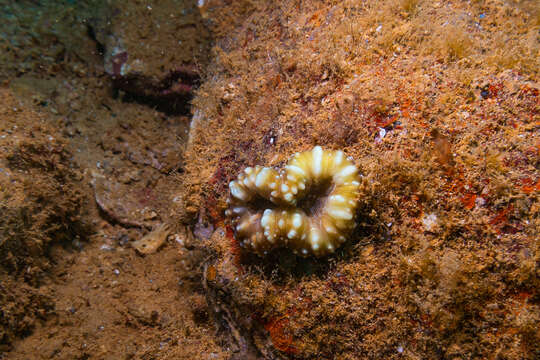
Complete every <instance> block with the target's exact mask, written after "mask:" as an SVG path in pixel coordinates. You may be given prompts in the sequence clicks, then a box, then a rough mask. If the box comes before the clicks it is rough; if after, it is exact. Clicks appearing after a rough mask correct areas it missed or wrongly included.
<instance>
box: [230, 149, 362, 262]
mask: <svg viewBox="0 0 540 360" xmlns="http://www.w3.org/2000/svg"><path fill="white" fill-rule="evenodd" d="M359 187H360V182H359V175H358V169H357V167H356V166H355V165H354V164H353V163H352V161H351V160H350V159H348V158H346V157H345V155H344V153H343V152H342V151H332V150H323V149H322V148H321V147H320V146H315V147H314V148H313V150H311V151H306V152H303V153H296V154H295V155H293V157H292V158H291V160H290V161H289V162H288V164H287V165H286V166H285V168H284V170H281V171H279V172H278V171H277V170H275V169H273V168H270V167H262V166H255V167H248V168H246V169H244V171H242V172H241V173H240V174H239V175H238V177H237V179H236V180H234V181H231V182H230V184H229V189H230V195H231V196H230V200H229V204H230V206H229V209H227V211H226V215H227V216H228V217H230V218H231V221H232V224H233V226H234V230H235V234H236V238H237V239H238V240H239V241H240V243H241V244H242V246H244V247H245V248H247V249H248V250H250V251H253V252H255V253H257V254H259V255H263V254H265V253H267V252H268V251H269V250H272V249H274V248H278V247H287V248H290V249H291V250H292V251H293V252H294V253H296V254H299V255H301V256H310V255H313V256H324V255H327V254H330V253H332V252H334V251H335V249H336V248H338V247H339V246H340V245H341V244H342V243H343V242H344V241H345V239H346V236H347V235H348V234H349V233H350V232H351V230H352V229H353V228H354V225H355V212H356V207H357V203H358V196H359Z"/></svg>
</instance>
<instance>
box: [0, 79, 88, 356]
mask: <svg viewBox="0 0 540 360" xmlns="http://www.w3.org/2000/svg"><path fill="white" fill-rule="evenodd" d="M0 97H1V98H2V103H1V104H0V213H1V217H0V279H1V281H0V282H1V284H2V285H1V286H2V291H1V295H0V346H6V345H8V344H9V343H10V342H11V340H12V339H13V337H14V336H15V335H24V334H27V333H28V331H29V330H30V329H31V328H32V326H33V324H34V322H35V321H36V318H44V316H45V315H46V314H47V313H48V312H49V311H50V310H52V309H51V302H50V299H48V296H47V292H46V290H45V289H39V287H40V286H41V285H42V280H43V277H44V276H46V274H45V272H44V271H45V270H47V269H48V268H49V266H50V262H51V259H50V258H49V256H48V253H49V249H50V248H51V246H53V245H59V244H66V243H67V244H71V243H73V242H79V241H80V240H82V237H84V236H85V225H84V224H83V223H82V222H81V217H80V216H81V208H82V204H83V201H84V196H83V192H82V191H81V190H80V184H79V183H78V180H79V176H80V175H79V173H78V171H77V170H76V169H75V168H74V164H73V163H72V161H71V154H70V153H69V152H68V151H67V150H66V148H65V142H64V140H63V138H62V135H61V134H60V133H59V132H58V131H57V130H56V129H54V128H53V127H52V126H50V125H48V124H47V122H46V119H45V118H44V117H43V116H41V115H40V114H38V113H36V112H34V111H32V110H29V109H28V108H26V107H25V105H23V104H21V103H19V102H18V101H17V100H16V99H15V98H14V97H13V96H12V95H11V93H10V92H9V91H8V90H6V89H1V90H0Z"/></svg>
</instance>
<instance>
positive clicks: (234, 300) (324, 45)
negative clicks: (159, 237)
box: [180, 1, 540, 359]
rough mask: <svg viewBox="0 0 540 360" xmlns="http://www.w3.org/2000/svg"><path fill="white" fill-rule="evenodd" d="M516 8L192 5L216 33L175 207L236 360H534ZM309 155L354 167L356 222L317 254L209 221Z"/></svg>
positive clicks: (536, 176) (532, 247)
mask: <svg viewBox="0 0 540 360" xmlns="http://www.w3.org/2000/svg"><path fill="white" fill-rule="evenodd" d="M529 10H530V9H529V8H527V7H515V6H510V5H508V4H507V3H505V2H502V1H494V2H490V3H489V4H484V3H482V4H480V3H474V2H473V3H467V4H465V3H463V2H457V1H456V2H454V1H450V2H444V3H440V2H428V1H382V2H381V1H367V2H356V1H344V2H339V3H336V2H322V1H321V2H318V1H317V2H315V1H313V2H294V1H286V2H279V3H277V2H257V3H253V2H247V1H246V2H243V1H239V2H233V3H227V2H220V1H210V2H208V3H205V7H204V9H203V11H204V14H205V15H204V16H205V18H206V19H208V21H209V23H210V24H211V25H212V26H213V27H214V28H213V31H214V32H215V33H216V34H218V35H219V37H218V40H217V41H216V43H217V46H216V47H215V48H214V51H213V54H214V56H215V59H214V63H213V64H212V66H210V72H211V73H210V74H208V76H207V77H206V79H207V80H206V81H205V82H204V83H203V84H202V85H201V88H200V89H199V90H198V91H197V94H196V97H195V99H194V101H193V103H194V106H195V109H194V114H195V117H194V120H193V123H192V129H191V133H190V140H189V144H188V149H187V151H186V169H185V173H184V174H183V179H184V183H183V188H182V195H183V198H184V199H185V201H184V203H185V204H187V206H186V207H185V208H184V209H183V211H182V212H180V214H181V216H182V217H183V219H185V220H189V219H193V220H196V219H198V220H197V221H198V224H197V225H196V227H204V228H207V229H212V228H213V229H215V231H214V232H213V233H210V234H207V233H204V234H202V235H200V236H198V241H196V242H195V246H198V247H199V248H200V249H202V250H203V251H206V252H207V253H208V254H209V256H208V259H209V260H208V261H207V262H206V264H205V266H204V269H205V271H204V274H205V285H206V289H207V295H208V299H209V301H210V302H211V303H212V304H213V305H214V308H215V309H216V312H217V314H218V317H219V318H220V319H222V320H223V323H224V324H225V326H227V327H228V328H230V329H232V330H234V331H232V334H233V335H234V339H235V341H236V342H237V343H238V344H240V345H241V347H243V349H245V351H246V354H247V353H249V350H248V349H250V348H251V349H256V351H257V352H259V353H260V354H262V355H263V356H264V357H265V358H269V359H274V358H290V359H381V358H384V359H394V358H395V359H397V358H409V359H442V358H444V359H458V358H459V359H474V358H488V357H489V356H493V355H495V357H499V358H506V359H534V358H537V357H538V356H539V354H540V349H539V347H538V344H539V343H540V338H539V335H538V331H537V330H535V328H536V326H535V324H537V322H538V319H539V316H538V314H539V313H540V307H539V301H540V292H539V288H540V287H539V285H540V284H539V282H538V279H539V276H538V275H539V268H538V263H539V259H540V248H539V244H538V228H539V225H540V219H539V217H538V213H539V211H538V210H539V197H538V194H539V190H540V187H539V184H540V182H539V181H540V173H539V172H538V165H539V164H538V158H539V157H538V155H539V150H540V149H539V148H538V144H537V136H536V133H537V130H538V121H539V120H540V108H539V105H538V104H539V89H540V87H539V85H538V83H537V82H536V81H537V79H538V69H539V68H540V67H538V57H537V56H536V55H535V54H537V51H538V43H537V42H535V41H532V38H533V37H535V36H536V35H534V34H536V33H535V32H537V31H538V22H537V19H538V18H537V16H536V15H535V14H536V13H535V12H534V11H532V12H531V11H529ZM240 19H241V20H240ZM510 29H512V30H510ZM446 34H448V36H446ZM518 34H520V35H518ZM497 44H504V48H505V49H507V50H506V51H507V52H506V53H504V52H502V51H500V47H499V46H497ZM510 44H512V45H510ZM518 49H521V50H518ZM509 54H511V55H509ZM316 145H320V146H322V147H324V148H327V149H332V150H342V151H343V152H344V153H345V154H346V155H347V156H350V157H351V158H352V161H353V162H354V164H355V165H356V166H357V167H358V168H359V172H360V173H361V174H363V178H362V188H361V191H360V197H359V199H360V200H359V201H360V203H359V206H358V210H357V213H356V219H357V228H356V230H355V231H354V232H353V233H352V234H351V235H350V236H349V237H348V239H347V241H346V242H345V244H344V245H343V246H342V247H341V248H340V249H338V250H337V251H336V253H334V254H333V255H331V256H328V257H325V258H320V259H314V258H310V257H308V258H305V259H304V258H301V257H296V256H294V255H293V254H292V253H291V251H290V250H289V249H282V250H279V249H278V250H275V251H271V252H269V253H268V254H266V255H264V254H263V255H261V256H258V255H255V254H252V253H249V252H247V251H245V249H243V248H242V246H241V243H240V241H238V240H239V239H237V238H235V236H234V233H233V230H234V229H233V228H232V227H231V222H230V219H228V218H226V217H225V216H224V211H225V210H226V208H227V203H226V202H227V198H228V197H229V183H230V182H231V181H232V180H234V179H236V178H237V176H238V174H239V173H240V172H241V171H243V170H244V169H245V168H247V167H254V166H257V165H259V166H269V167H274V168H275V169H279V168H282V166H283V165H284V164H285V163H286V162H287V160H288V159H289V158H290V157H291V156H292V155H293V154H294V153H296V152H302V151H306V150H310V149H312V148H313V147H314V146H316ZM197 213H198V216H197ZM255 220H256V219H254V220H253V221H255ZM208 223H211V224H212V226H213V227H211V226H210V225H205V224H208Z"/></svg>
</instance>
